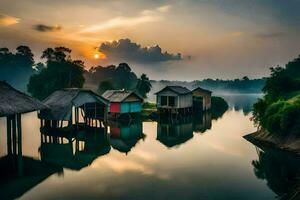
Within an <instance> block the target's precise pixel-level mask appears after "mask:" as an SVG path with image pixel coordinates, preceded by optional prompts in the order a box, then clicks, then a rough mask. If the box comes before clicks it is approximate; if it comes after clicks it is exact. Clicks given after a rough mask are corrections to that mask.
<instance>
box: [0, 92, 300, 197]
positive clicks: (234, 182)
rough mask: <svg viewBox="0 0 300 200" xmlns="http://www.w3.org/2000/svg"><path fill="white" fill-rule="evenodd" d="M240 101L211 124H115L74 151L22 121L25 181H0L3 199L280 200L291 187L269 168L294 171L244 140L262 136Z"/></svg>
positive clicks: (1, 143)
mask: <svg viewBox="0 0 300 200" xmlns="http://www.w3.org/2000/svg"><path fill="white" fill-rule="evenodd" d="M236 98H241V97H236ZM242 99H243V101H242V102H243V103H240V104H239V110H237V109H233V107H234V105H233V104H237V102H238V100H236V101H237V102H234V101H231V102H230V103H233V104H231V105H232V107H231V109H229V110H228V111H227V112H226V113H224V115H223V116H222V117H221V118H219V119H213V120H212V121H210V116H209V115H208V116H204V117H202V118H196V119H188V120H185V121H184V122H181V123H180V124H176V123H175V124H173V125H170V124H168V123H166V122H162V123H157V122H140V123H135V124H131V125H126V124H122V125H121V124H111V125H110V128H109V130H108V131H109V132H110V136H108V137H107V135H105V134H103V133H100V132H99V133H98V134H95V133H89V134H90V135H89V136H85V135H81V136H80V135H79V136H78V137H77V141H78V142H76V140H73V142H70V143H69V142H68V140H67V139H63V141H59V142H57V141H56V142H55V141H48V142H46V141H44V140H45V138H44V137H42V138H41V133H40V122H39V121H38V120H37V118H36V113H29V114H26V115H24V116H23V117H22V120H23V156H24V168H25V169H24V176H23V177H10V176H6V178H1V179H2V180H1V189H0V197H2V198H1V199H3V197H6V198H7V197H14V198H20V199H264V200H265V199H276V196H278V195H280V194H282V193H284V192H285V187H289V185H288V183H286V184H285V183H284V182H283V181H281V179H282V180H286V177H285V176H284V175H282V174H281V173H282V169H281V168H280V169H278V170H277V171H275V172H274V169H273V170H271V169H268V166H270V165H271V164H272V162H273V163H277V164H276V166H281V165H280V164H282V165H283V167H282V168H284V169H287V168H288V167H289V166H290V165H288V164H287V163H288V162H287V161H285V160H283V159H286V158H287V157H286V156H284V155H283V156H281V157H279V156H273V155H274V153H273V152H269V151H267V150H265V151H262V150H261V149H258V148H256V147H255V146H254V145H252V144H251V143H249V142H247V141H246V140H244V139H243V138H242V136H243V135H245V134H247V133H251V132H254V131H255V130H256V129H255V127H254V126H253V124H252V122H251V121H250V120H249V118H250V117H251V113H249V112H248V110H247V111H244V110H243V107H244V106H243V105H244V104H245V99H247V98H245V96H243V97H242ZM248 99H250V98H248ZM248 103H249V102H246V104H245V105H248ZM235 108H236V107H235ZM0 127H1V129H0V132H1V133H2V134H1V139H0V155H1V156H5V155H6V136H5V135H6V134H5V119H3V118H2V119H1V121H0ZM142 133H143V134H142ZM76 143H77V144H76ZM276 155H277V154H276ZM281 158H283V159H281ZM291 159H294V158H291ZM2 160H3V158H2ZM41 160H42V161H41ZM296 160H297V159H296ZM291 162H292V164H291V165H293V166H294V167H296V166H300V165H299V162H298V165H296V164H295V163H296V162H297V161H294V160H292V161H291ZM268 163H271V164H270V165H268ZM278 163H279V164H278ZM0 164H2V162H0ZM289 164H290V163H289ZM286 165H288V166H286ZM27 166H30V167H29V168H28V167H27ZM262 166H263V167H262ZM0 170H5V168H4V167H2V166H1V168H0ZM26 170H27V171H26ZM288 170H289V168H288ZM291 170H292V169H291ZM291 170H290V171H291ZM26 173H27V174H26ZM295 173H296V172H295ZM32 174H33V175H32ZM290 176H293V174H291V175H290ZM289 183H290V182H289Z"/></svg>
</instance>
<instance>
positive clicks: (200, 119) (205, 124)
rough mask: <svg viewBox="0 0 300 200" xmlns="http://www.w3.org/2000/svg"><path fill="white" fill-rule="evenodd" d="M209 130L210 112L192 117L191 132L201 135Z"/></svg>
mask: <svg viewBox="0 0 300 200" xmlns="http://www.w3.org/2000/svg"><path fill="white" fill-rule="evenodd" d="M210 128H211V112H208V111H207V112H203V113H198V114H194V115H193V131H194V132H196V133H203V132H205V131H206V130H207V129H210Z"/></svg>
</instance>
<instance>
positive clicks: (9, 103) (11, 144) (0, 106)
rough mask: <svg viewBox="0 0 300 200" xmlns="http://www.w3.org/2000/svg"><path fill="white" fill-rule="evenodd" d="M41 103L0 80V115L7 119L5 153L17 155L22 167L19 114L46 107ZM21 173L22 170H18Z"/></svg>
mask: <svg viewBox="0 0 300 200" xmlns="http://www.w3.org/2000/svg"><path fill="white" fill-rule="evenodd" d="M46 108H47V106H45V105H44V104H43V103H41V102H39V101H38V100H35V99H33V98H32V97H30V96H28V95H26V94H24V93H22V92H20V91H18V90H16V89H14V88H13V87H12V86H10V85H9V84H7V83H6V82H4V81H0V117H6V119H7V154H8V155H18V166H19V167H20V168H19V169H20V170H21V169H22V166H20V165H22V126H21V114H23V113H28V112H32V111H37V110H42V109H46ZM19 174H22V171H19Z"/></svg>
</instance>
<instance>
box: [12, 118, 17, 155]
mask: <svg viewBox="0 0 300 200" xmlns="http://www.w3.org/2000/svg"><path fill="white" fill-rule="evenodd" d="M12 129H13V133H12V136H13V137H12V138H13V155H16V153H17V133H16V115H13V116H12Z"/></svg>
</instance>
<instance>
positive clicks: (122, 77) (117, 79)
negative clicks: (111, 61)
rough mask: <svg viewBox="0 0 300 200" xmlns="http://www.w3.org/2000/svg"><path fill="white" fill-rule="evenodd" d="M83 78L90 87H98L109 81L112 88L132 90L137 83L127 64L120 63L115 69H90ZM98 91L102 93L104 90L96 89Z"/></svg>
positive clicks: (99, 67)
mask: <svg viewBox="0 0 300 200" xmlns="http://www.w3.org/2000/svg"><path fill="white" fill-rule="evenodd" d="M85 77H86V80H87V82H88V84H91V85H98V86H99V85H100V84H101V82H103V81H109V82H110V83H111V85H112V88H114V89H125V90H132V89H134V88H135V86H136V84H137V81H138V79H137V76H136V74H135V73H134V72H133V71H131V68H130V67H129V65H128V64H127V63H120V64H119V65H118V66H117V67H116V66H115V65H110V66H107V67H102V66H98V67H92V68H91V69H90V70H89V71H88V72H87V73H86V74H85ZM99 81H100V84H99ZM105 84H107V83H105ZM98 90H100V91H102V90H104V89H102V88H99V87H98Z"/></svg>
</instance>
